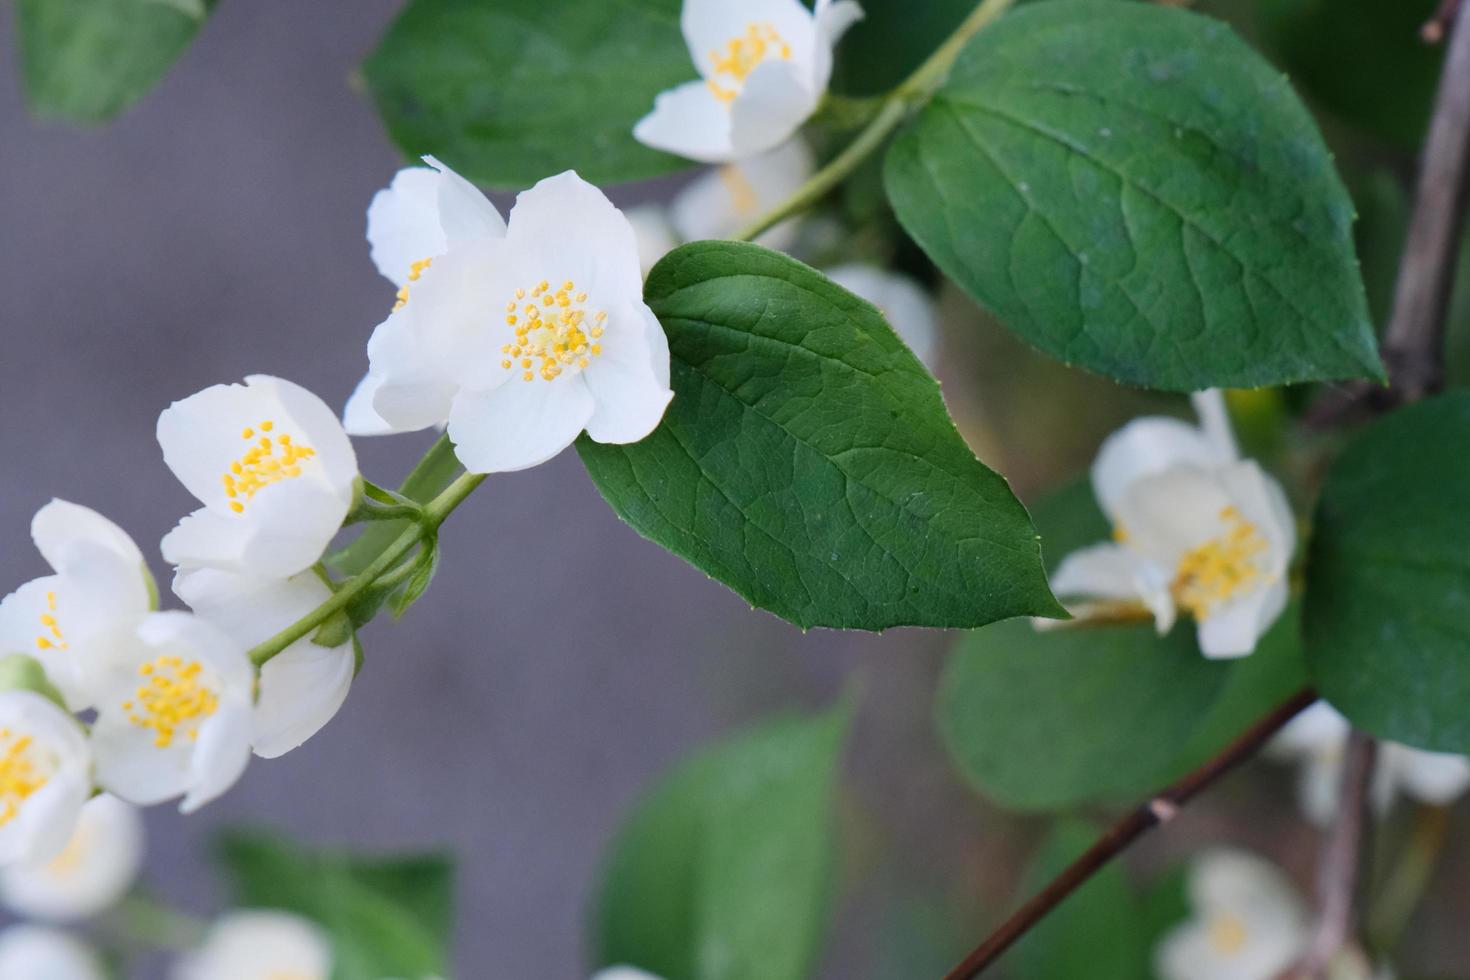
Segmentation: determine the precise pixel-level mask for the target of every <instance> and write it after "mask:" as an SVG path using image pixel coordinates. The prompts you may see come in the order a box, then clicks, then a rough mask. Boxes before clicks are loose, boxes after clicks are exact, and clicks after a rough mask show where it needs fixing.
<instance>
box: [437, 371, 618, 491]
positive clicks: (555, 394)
mask: <svg viewBox="0 0 1470 980" xmlns="http://www.w3.org/2000/svg"><path fill="white" fill-rule="evenodd" d="M594 405H595V403H594V401H593V398H592V393H591V392H590V391H589V390H588V389H587V384H586V382H585V381H584V379H583V378H582V377H581V376H580V375H566V376H563V377H561V378H558V379H556V380H555V381H542V380H540V379H539V378H538V379H536V380H534V381H520V380H516V381H512V382H510V383H508V384H504V385H501V386H500V387H499V388H496V389H494V390H492V391H473V392H471V391H466V392H461V393H460V395H459V397H458V398H456V399H455V402H454V411H453V412H452V413H451V414H450V416H449V438H450V440H451V441H452V442H453V443H454V452H455V455H456V456H458V457H459V461H460V462H461V463H463V464H464V467H465V469H467V470H469V471H470V472H471V473H502V472H510V471H514V470H523V469H527V468H528V467H531V466H535V465H537V464H538V463H544V462H546V461H547V460H548V459H551V458H552V457H553V456H555V455H556V454H558V453H560V452H561V451H562V450H563V449H565V448H566V447H567V446H570V445H571V444H572V441H573V440H574V439H576V438H577V434H578V433H580V432H581V431H582V429H583V428H585V427H586V425H587V421H588V420H589V419H590V418H591V417H592V412H593V409H594Z"/></svg>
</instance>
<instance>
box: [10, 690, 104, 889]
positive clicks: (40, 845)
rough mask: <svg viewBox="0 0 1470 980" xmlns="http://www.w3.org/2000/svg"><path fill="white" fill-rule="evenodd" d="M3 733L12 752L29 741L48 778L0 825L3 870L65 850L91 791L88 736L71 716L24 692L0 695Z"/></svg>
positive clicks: (13, 691)
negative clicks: (12, 865) (22, 743)
mask: <svg viewBox="0 0 1470 980" xmlns="http://www.w3.org/2000/svg"><path fill="white" fill-rule="evenodd" d="M0 730H4V731H5V732H8V733H10V734H9V735H7V736H6V737H5V739H4V740H3V741H4V743H5V747H6V748H7V750H8V749H10V748H11V747H12V746H14V745H16V744H18V741H19V740H20V739H29V740H30V743H29V744H30V747H29V749H28V750H27V755H28V756H29V757H30V758H31V759H32V761H33V763H34V764H35V765H36V767H37V768H38V769H39V770H40V771H41V772H43V773H45V775H46V780H45V782H44V783H42V784H41V785H40V787H39V788H37V789H36V790H35V791H34V792H32V793H30V794H29V795H27V796H25V797H24V798H22V799H20V800H17V801H16V810H15V812H14V813H13V815H12V816H11V818H10V819H9V820H7V821H5V822H4V823H3V824H0V866H4V865H10V864H15V863H17V862H22V861H48V860H50V859H51V858H52V857H54V856H55V855H56V853H57V852H58V851H60V850H61V849H62V848H63V847H65V846H66V842H67V839H68V838H70V837H71V833H72V829H73V828H74V827H75V826H76V820H77V816H78V814H79V813H80V812H81V808H82V804H83V803H85V802H86V800H87V796H88V795H89V794H90V792H91V789H92V782H91V777H90V770H91V753H90V750H89V746H88V744H87V739H86V736H85V735H84V734H83V733H82V729H81V727H80V726H79V725H78V724H77V721H76V719H75V718H73V717H72V716H71V715H69V714H67V713H66V712H65V711H63V710H62V709H61V708H59V707H57V706H56V705H55V704H53V703H52V702H51V701H49V700H47V699H46V698H45V697H43V696H41V695H40V694H36V693H35V692H33V691H24V690H11V691H4V692H0Z"/></svg>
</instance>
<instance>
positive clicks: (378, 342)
mask: <svg viewBox="0 0 1470 980" xmlns="http://www.w3.org/2000/svg"><path fill="white" fill-rule="evenodd" d="M385 338H386V339H385ZM368 354H369V357H370V358H371V361H372V367H371V373H372V374H374V375H376V376H378V377H379V378H381V379H383V382H382V385H381V387H380V388H379V389H378V392H377V394H376V396H375V397H374V399H373V408H374V410H375V412H376V413H377V415H378V416H379V417H381V418H382V419H383V420H384V422H385V424H387V425H388V426H389V427H391V428H392V429H393V430H394V431H403V430H407V429H411V428H424V427H427V426H430V425H434V424H436V423H441V422H445V421H447V422H448V424H449V437H450V439H451V440H452V441H453V442H454V444H455V452H456V453H457V454H458V456H459V459H460V462H462V463H463V464H464V465H465V468H466V469H468V470H470V471H471V472H474V473H492V472H500V471H507V470H520V469H525V468H527V467H530V466H534V465H536V464H538V463H542V462H545V461H546V460H548V459H550V458H551V457H553V456H555V455H556V454H557V453H559V452H561V450H563V449H565V448H566V447H567V446H568V445H570V444H571V442H572V440H574V439H575V438H576V437H577V435H578V434H579V433H581V432H582V431H583V430H584V429H585V430H586V432H587V434H588V435H589V436H590V437H591V438H593V439H595V440H596V441H598V442H610V443H627V442H636V441H638V440H639V439H642V438H643V437H644V436H646V435H648V434H649V433H650V432H652V431H653V429H654V427H655V426H657V425H658V422H659V420H660V419H661V418H662V417H663V412H664V409H665V408H666V407H667V406H668V403H669V399H670V398H672V397H673V393H672V392H671V391H670V390H669V349H668V341H667V339H666V338H665V337H664V332H663V328H662V327H661V326H660V325H659V322H658V320H657V319H656V318H655V317H654V315H653V312H652V311H651V310H650V309H649V308H648V307H647V306H646V305H645V304H644V302H643V277H642V274H641V272H640V269H639V258H638V246H637V240H636V237H635V235H634V232H633V229H632V227H631V226H630V225H629V223H628V220H627V219H626V218H625V217H624V216H623V214H622V212H620V211H619V210H618V209H617V208H615V207H613V205H612V203H611V202H610V201H608V199H607V198H606V197H604V196H603V194H602V192H601V191H599V190H598V189H597V188H596V187H593V186H592V185H591V184H589V183H587V182H586V181H584V180H582V179H581V178H580V177H578V176H577V175H576V174H575V173H572V172H571V171H568V172H566V173H564V174H560V175H559V176H556V177H548V178H547V179H546V180H543V181H541V182H540V183H538V184H537V185H536V186H535V187H533V188H531V189H530V190H528V191H525V192H524V193H522V194H521V195H520V196H519V197H518V198H517V200H516V205H515V207H514V209H512V211H511V214H510V223H509V225H508V230H507V232H506V235H505V237H503V238H486V239H482V240H480V241H477V242H473V243H471V244H468V245H466V246H464V247H462V248H455V249H452V250H450V251H449V252H446V253H445V254H444V255H443V256H442V257H441V258H439V259H438V260H436V261H435V263H434V266H433V268H432V269H431V270H429V271H428V272H427V273H425V275H424V276H423V277H422V279H421V280H420V282H418V283H417V284H416V285H415V286H414V289H413V292H412V296H411V298H410V299H409V301H408V302H407V303H406V304H405V305H404V306H403V308H402V309H400V310H398V311H396V312H395V313H393V314H392V315H391V316H390V317H389V318H388V320H387V321H385V322H384V323H383V324H382V325H380V326H379V327H378V329H377V332H376V333H375V334H374V335H373V340H372V341H371V342H370V343H369V345H368ZM426 366H427V367H426Z"/></svg>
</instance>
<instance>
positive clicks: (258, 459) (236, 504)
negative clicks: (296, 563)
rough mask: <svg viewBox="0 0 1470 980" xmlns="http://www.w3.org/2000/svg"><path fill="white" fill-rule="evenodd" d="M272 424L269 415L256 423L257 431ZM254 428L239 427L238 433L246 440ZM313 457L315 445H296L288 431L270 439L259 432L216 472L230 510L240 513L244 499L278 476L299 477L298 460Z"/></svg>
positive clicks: (250, 437)
mask: <svg viewBox="0 0 1470 980" xmlns="http://www.w3.org/2000/svg"><path fill="white" fill-rule="evenodd" d="M275 427H276V426H275V423H274V422H273V421H271V420H270V419H267V420H265V421H264V422H261V423H260V425H259V429H260V431H261V432H272V431H274V430H275ZM255 431H256V430H255V429H252V428H246V429H242V430H241V433H240V436H241V438H242V439H243V440H245V441H246V442H250V441H251V440H253V439H254V438H255ZM315 457H316V450H315V449H313V448H311V447H310V446H303V445H298V444H297V443H296V441H295V440H294V439H292V438H291V434H290V433H288V432H282V433H280V434H278V435H277V436H276V437H275V438H274V439H272V438H271V437H270V436H268V435H266V436H261V437H260V439H259V440H256V441H254V442H253V443H252V445H251V447H250V448H249V449H247V450H246V451H245V453H244V455H242V456H241V457H240V458H239V459H237V460H235V461H233V462H232V463H230V467H229V470H228V471H227V472H225V473H223V474H221V475H220V484H221V485H222V486H223V487H224V491H225V497H226V498H227V501H228V503H229V507H230V510H232V511H234V512H235V513H236V514H243V513H244V512H245V505H246V503H247V502H248V501H249V500H250V499H251V498H253V497H254V496H255V495H256V494H257V493H259V492H260V491H261V490H264V489H265V488H266V487H268V486H271V485H272V484H276V483H280V482H281V481H282V480H290V479H294V478H296V477H299V476H300V475H301V474H302V472H303V471H302V468H301V464H302V463H304V462H305V461H307V460H310V459H314V458H315Z"/></svg>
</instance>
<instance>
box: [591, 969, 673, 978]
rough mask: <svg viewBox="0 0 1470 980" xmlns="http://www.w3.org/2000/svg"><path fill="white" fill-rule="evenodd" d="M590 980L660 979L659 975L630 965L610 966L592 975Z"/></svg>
mask: <svg viewBox="0 0 1470 980" xmlns="http://www.w3.org/2000/svg"><path fill="white" fill-rule="evenodd" d="M592 980H660V978H659V977H656V976H654V975H653V974H652V973H647V972H645V971H643V970H639V969H635V968H634V967H631V966H610V967H608V968H607V969H606V970H599V971H597V972H596V973H594V974H593V975H592Z"/></svg>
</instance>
